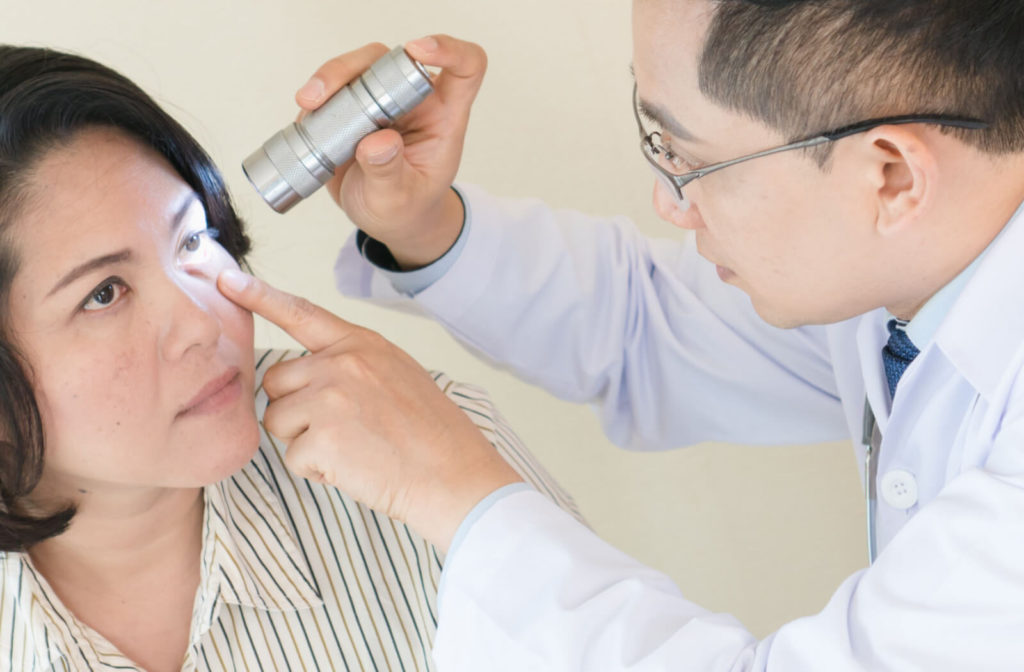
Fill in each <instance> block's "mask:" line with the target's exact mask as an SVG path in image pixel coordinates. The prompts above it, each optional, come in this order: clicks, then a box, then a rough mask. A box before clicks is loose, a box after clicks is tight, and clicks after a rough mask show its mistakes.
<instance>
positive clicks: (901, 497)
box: [879, 469, 917, 510]
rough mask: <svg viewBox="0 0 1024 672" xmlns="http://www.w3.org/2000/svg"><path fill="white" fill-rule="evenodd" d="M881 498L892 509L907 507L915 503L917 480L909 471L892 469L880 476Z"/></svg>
mask: <svg viewBox="0 0 1024 672" xmlns="http://www.w3.org/2000/svg"><path fill="white" fill-rule="evenodd" d="M879 489H880V490H881V491H882V499H884V500H885V503H886V504H888V505H889V506H891V507H893V508H894V509H901V510H904V509H909V508H910V507H912V506H913V505H914V504H917V480H916V479H915V478H914V475H913V474H912V473H910V472H909V471H904V470H902V469H893V470H892V471H888V472H886V474H885V475H884V476H882V483H881V487H880V488H879Z"/></svg>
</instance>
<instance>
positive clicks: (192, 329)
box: [158, 280, 221, 361]
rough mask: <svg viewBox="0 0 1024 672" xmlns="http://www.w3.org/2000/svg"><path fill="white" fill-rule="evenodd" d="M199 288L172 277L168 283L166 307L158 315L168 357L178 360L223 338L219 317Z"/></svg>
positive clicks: (208, 347) (164, 348)
mask: <svg viewBox="0 0 1024 672" xmlns="http://www.w3.org/2000/svg"><path fill="white" fill-rule="evenodd" d="M198 289H200V288H198V287H197V288H190V287H188V286H187V285H186V286H182V285H180V284H178V283H176V282H174V281H173V280H171V281H169V282H168V283H167V284H166V287H165V301H166V303H164V305H165V306H166V308H167V309H166V310H165V311H163V314H162V315H161V316H160V317H159V318H158V319H161V320H163V321H164V328H163V339H162V340H163V343H162V350H163V355H164V358H165V359H167V360H168V361H176V360H179V359H181V358H182V357H185V356H186V355H187V354H188V353H189V352H190V351H193V350H196V351H199V352H202V351H204V350H207V349H210V348H215V347H216V345H217V341H218V339H219V338H220V333H221V326H220V320H219V319H218V318H217V315H216V314H215V313H214V312H213V311H212V310H211V308H210V306H209V305H208V304H207V303H206V302H205V301H204V299H203V295H202V293H201V292H198V291H196V290H198ZM211 291H214V292H216V291H217V290H216V289H212V290H211Z"/></svg>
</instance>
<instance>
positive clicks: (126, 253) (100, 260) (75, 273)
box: [46, 249, 132, 298]
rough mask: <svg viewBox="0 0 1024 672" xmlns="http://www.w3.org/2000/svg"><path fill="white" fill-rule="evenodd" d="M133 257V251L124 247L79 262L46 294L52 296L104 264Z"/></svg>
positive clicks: (121, 261) (117, 262) (48, 296)
mask: <svg viewBox="0 0 1024 672" xmlns="http://www.w3.org/2000/svg"><path fill="white" fill-rule="evenodd" d="M131 258H132V251H131V250H128V249H124V250H120V251H118V252H114V253H113V254H104V255H103V256H102V257H96V258H95V259H90V260H89V261H87V262H85V263H84V264H79V265H78V266H75V267H74V268H73V269H71V271H70V272H69V273H68V274H67V275H65V276H64V277H63V278H61V279H60V281H58V282H57V284H56V285H54V286H53V289H51V290H50V293H49V294H47V295H46V298H50V297H51V296H53V295H54V294H56V293H57V292H58V291H60V290H61V289H64V288H65V287H67V286H68V285H70V284H71V283H72V282H74V281H75V280H78V279H79V278H80V277H82V276H83V275H85V274H87V273H91V272H92V271H95V270H96V269H97V268H103V267H104V266H110V265H113V264H120V263H123V262H125V261H131Z"/></svg>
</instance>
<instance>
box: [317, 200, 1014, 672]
mask: <svg viewBox="0 0 1024 672" xmlns="http://www.w3.org/2000/svg"><path fill="white" fill-rule="evenodd" d="M460 191H461V193H462V194H463V196H464V198H465V200H466V202H467V205H468V213H469V217H470V222H471V226H470V228H469V233H468V236H469V238H468V240H467V241H466V244H465V248H464V249H463V250H462V252H461V254H460V256H459V257H458V259H457V260H456V261H455V263H454V265H453V266H452V268H451V269H449V270H448V271H447V272H446V273H445V275H444V276H443V277H441V278H440V279H439V280H438V281H436V282H435V283H434V284H432V285H431V286H430V287H429V288H427V289H426V290H424V291H422V292H421V293H419V294H418V295H417V297H416V303H417V304H418V306H419V307H420V308H422V309H425V310H426V311H427V312H429V313H431V314H433V315H434V316H436V318H437V319H438V320H440V321H441V322H442V323H444V324H445V325H446V326H447V327H448V328H449V329H450V330H451V331H452V333H453V334H455V336H456V337H458V338H459V339H460V340H462V341H463V342H465V343H466V344H468V345H469V346H470V347H472V348H474V349H476V350H478V351H480V352H481V353H484V354H485V355H486V356H487V357H490V358H492V359H493V360H495V361H497V362H500V363H502V364H503V365H505V366H507V367H511V368H512V369H513V370H514V371H516V372H517V373H518V374H519V375H520V376H522V377H523V378H525V379H527V380H530V381H534V382H536V383H538V384H540V385H542V386H543V387H545V388H547V389H549V390H551V391H552V392H554V393H555V394H557V395H559V396H561V397H563V398H566V399H571V400H578V401H591V402H593V403H595V405H596V406H597V408H598V411H599V414H600V416H601V419H602V422H603V425H604V428H605V431H606V432H607V434H608V435H609V436H610V437H611V438H612V440H614V441H616V442H618V443H620V444H622V445H626V446H629V447H631V448H635V449H651V448H663V447H674V446H681V445H688V444H692V443H695V442H698V441H704V440H723V441H736V442H746V443H797V442H811V441H820V440H830V439H836V438H840V437H842V436H852V437H854V449H855V451H856V452H857V456H858V461H859V462H860V463H861V464H863V456H864V446H863V445H861V444H860V440H861V437H862V420H863V410H864V399H865V394H866V395H867V398H868V399H869V401H870V403H871V406H872V408H873V409H874V412H875V414H876V416H877V418H878V423H879V426H880V429H881V431H882V434H883V443H882V446H881V453H880V461H879V468H878V482H879V483H880V484H882V483H883V482H884V487H883V486H882V485H880V486H879V496H878V539H879V547H880V549H881V552H880V556H879V558H878V560H877V561H876V562H875V564H874V565H872V566H871V567H870V568H869V569H867V570H863V571H860V572H858V573H856V574H854V575H853V576H851V577H849V578H848V579H847V580H846V581H844V582H843V584H842V585H841V586H839V588H838V589H837V591H836V593H835V594H834V595H833V597H832V598H831V600H830V601H829V604H828V605H827V606H826V607H825V609H824V610H823V611H822V612H821V613H819V614H817V615H815V616H811V617H807V618H802V619H799V620H797V621H794V622H792V623H788V624H786V625H784V626H783V627H782V628H780V629H779V630H778V631H777V632H776V633H774V634H773V635H771V636H770V637H768V638H766V639H764V640H761V641H757V640H756V639H755V638H754V637H753V636H751V635H750V634H749V633H748V632H747V631H746V630H745V629H744V628H743V627H742V625H741V624H740V623H738V622H737V621H736V620H735V619H733V618H732V617H729V616H726V615H717V614H712V613H709V612H708V611H706V610H704V609H702V608H701V607H699V606H697V605H695V604H693V603H691V602H689V601H687V600H686V598H685V597H684V596H683V595H682V594H681V592H680V591H679V589H678V588H677V587H676V586H674V585H673V584H672V583H671V581H669V580H668V579H667V578H666V577H665V576H664V575H662V574H659V573H658V572H655V571H654V570H651V569H649V568H646V567H644V566H642V565H641V564H640V563H638V562H636V561H635V560H632V559H631V558H629V557H627V556H626V555H624V554H622V553H621V552H619V551H617V550H615V549H613V548H612V547H610V546H609V545H607V544H606V543H604V542H603V541H601V540H600V539H598V538H597V537H596V536H595V535H594V534H593V533H592V532H590V531H589V530H587V529H586V528H585V527H583V526H582V525H580V524H578V523H577V522H575V521H574V520H573V519H571V518H570V517H569V516H567V515H565V514H563V513H562V512H560V511H559V510H558V509H557V508H556V507H555V506H554V505H551V504H550V503H548V502H547V501H545V500H544V499H543V498H542V497H541V496H540V495H537V494H535V493H532V492H520V493H516V494H513V495H510V496H508V497H506V498H504V499H501V500H499V501H498V502H497V503H496V504H494V505H493V506H492V507H491V508H490V509H488V510H487V511H486V512H485V513H484V514H483V516H482V517H481V518H480V519H479V520H477V521H476V523H475V524H473V526H472V527H471V528H470V529H469V532H468V534H466V536H465V537H464V539H463V540H462V542H461V543H460V544H459V546H458V547H457V548H456V549H454V553H453V554H452V556H451V557H450V558H449V559H448V564H447V566H446V568H445V575H444V583H443V586H442V591H441V595H440V597H439V611H440V624H439V631H438V638H437V642H436V647H435V657H436V660H437V662H438V665H439V667H440V669H442V670H446V671H451V670H473V671H477V670H497V669H501V670H517V671H522V670H581V671H586V672H591V671H596V670H707V671H711V670H733V671H738V670H769V669H770V670H780V671H782V672H802V671H804V670H825V671H828V672H840V671H844V670H900V671H909V670H928V671H936V670H972V671H975V670H1022V669H1024V377H1022V375H1021V371H1022V365H1024V222H1021V221H1019V220H1021V219H1024V216H1021V215H1020V214H1018V215H1017V216H1015V218H1014V220H1012V221H1011V223H1010V224H1009V225H1008V226H1007V227H1006V229H1005V230H1004V231H1003V233H1002V234H1001V235H1000V237H999V238H998V239H997V240H996V241H995V243H994V244H993V245H992V246H990V248H989V250H988V252H987V253H986V255H985V257H984V258H983V259H982V260H981V263H980V264H979V265H978V267H977V269H976V271H975V272H974V274H973V276H972V277H971V278H970V280H969V281H968V283H967V284H966V286H965V287H964V289H963V291H962V293H961V295H960V297H959V298H958V300H957V301H956V303H955V304H954V305H953V308H952V309H951V311H950V312H949V314H948V315H947V317H946V319H945V320H944V321H943V322H942V324H941V326H940V327H939V329H938V331H937V332H936V334H935V337H934V340H933V342H932V343H931V344H929V345H928V346H927V347H926V348H925V349H924V350H923V351H922V352H921V354H920V355H919V356H918V357H917V359H915V360H914V362H913V363H912V364H911V365H910V367H909V368H908V369H907V371H906V373H905V374H904V377H903V378H902V380H901V382H900V386H899V389H898V392H897V394H896V399H895V403H894V404H893V405H892V411H893V412H892V413H890V400H889V393H888V391H887V388H886V383H885V377H884V374H883V370H882V364H881V354H880V351H881V348H882V346H883V345H884V343H885V339H886V337H887V333H886V330H885V325H884V321H885V320H884V316H883V314H882V312H879V311H876V312H873V313H869V314H866V315H863V316H860V317H858V318H855V319H852V320H848V321H846V322H842V323H839V324H835V325H831V326H827V327H807V328H800V329H795V330H779V329H775V328H772V327H770V326H768V325H766V324H765V323H764V322H762V321H761V320H760V318H758V317H757V315H756V314H755V313H754V312H753V310H752V308H751V306H750V303H749V300H748V299H747V297H746V296H745V295H744V294H742V293H741V292H739V291H738V290H735V289H734V288H732V287H730V286H727V285H725V284H723V283H722V282H721V281H720V280H719V279H718V277H717V275H716V274H715V271H714V268H713V267H712V266H711V265H710V264H708V263H707V262H706V261H704V260H702V259H700V258H699V257H697V256H696V252H695V249H694V246H692V245H684V244H679V243H676V242H670V241H655V240H651V239H648V238H645V237H643V236H641V235H640V234H639V233H638V232H637V231H636V230H635V228H634V227H633V226H632V225H631V224H630V223H629V222H628V221H625V220H622V219H614V220H601V219H597V218H592V217H588V216H585V215H582V214H579V213H576V212H570V211H554V210H552V209H550V208H548V207H546V206H545V205H543V204H542V203H539V202H536V201H521V200H520V201H511V200H501V199H497V198H494V197H492V196H490V195H488V194H486V193H485V192H483V191H481V190H479V189H478V188H475V187H471V186H465V185H464V186H461V187H460ZM335 271H336V279H337V282H338V285H339V288H340V289H341V290H342V291H343V292H345V293H348V294H350V295H355V296H363V297H370V298H375V299H377V300H381V301H398V300H401V298H402V297H400V296H399V295H398V294H397V293H396V292H395V291H394V289H393V288H392V287H391V285H390V283H389V281H388V280H387V278H386V277H385V276H384V275H383V274H381V273H380V272H379V271H377V270H376V269H375V268H374V267H373V266H371V265H370V264H369V263H367V262H366V261H365V260H363V259H362V257H361V256H360V255H359V253H358V251H357V250H356V248H355V245H354V243H353V241H349V243H347V244H346V247H345V248H343V250H342V252H341V255H340V256H339V261H338V265H337V267H336V269H335ZM880 311H881V309H880Z"/></svg>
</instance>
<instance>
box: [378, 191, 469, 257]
mask: <svg viewBox="0 0 1024 672" xmlns="http://www.w3.org/2000/svg"><path fill="white" fill-rule="evenodd" d="M424 219H426V220H428V223H427V225H426V226H423V227H421V228H422V230H423V231H425V232H426V233H425V234H424V235H423V236H421V237H417V238H415V239H405V240H396V241H393V242H387V241H382V242H384V244H385V245H386V246H387V248H388V250H389V251H390V252H391V256H392V257H393V258H394V260H395V263H396V264H397V266H398V268H397V270H400V271H412V270H416V269H418V268H423V267H424V266H429V265H430V264H432V263H434V262H435V261H437V260H438V259H440V258H441V257H443V256H444V255H445V253H446V252H448V250H450V249H451V248H452V246H453V245H455V243H456V241H458V239H459V234H460V233H461V232H462V226H463V224H464V222H465V219H466V210H465V207H464V206H463V203H462V198H461V197H460V196H459V194H458V192H456V191H455V189H454V188H448V189H446V190H445V193H444V196H442V197H441V199H440V201H439V202H438V204H437V206H436V207H435V208H434V210H433V212H431V213H428V214H426V215H425V216H424Z"/></svg>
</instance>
